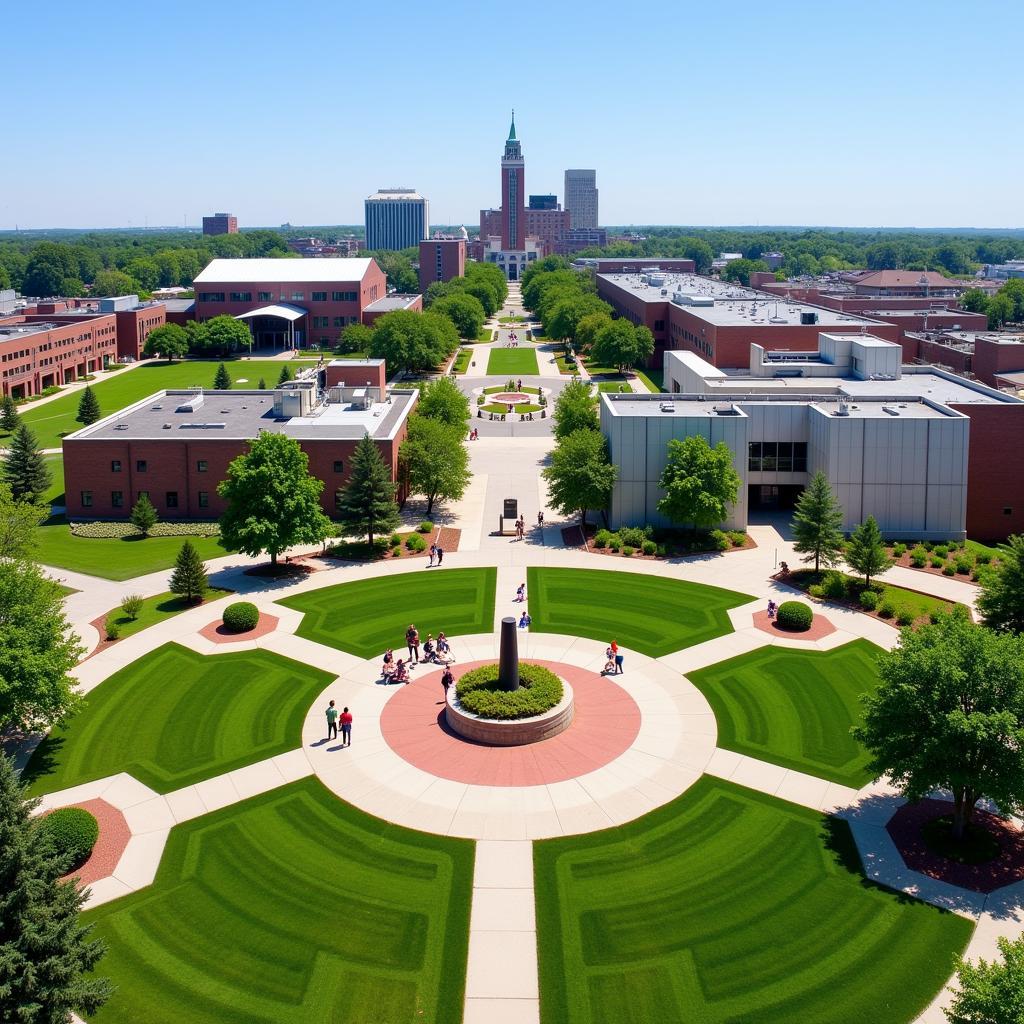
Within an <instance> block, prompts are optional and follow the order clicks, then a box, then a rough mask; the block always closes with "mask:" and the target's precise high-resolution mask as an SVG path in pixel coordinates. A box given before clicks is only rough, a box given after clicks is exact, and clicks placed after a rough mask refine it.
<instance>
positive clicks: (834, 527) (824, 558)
mask: <svg viewBox="0 0 1024 1024" xmlns="http://www.w3.org/2000/svg"><path fill="white" fill-rule="evenodd" d="M842 525H843V507H842V505H840V504H839V502H838V500H837V499H836V496H835V495H834V494H833V493H832V487H831V486H830V485H829V482H828V477H827V476H825V474H824V473H823V472H822V471H821V470H820V469H819V470H818V472H817V473H815V474H814V476H812V477H811V480H810V483H808V485H807V486H806V487H805V488H804V492H803V494H801V495H800V497H799V498H798V499H797V503H796V509H795V510H794V512H793V547H794V548H796V550H797V551H798V552H799V553H800V554H801V555H803V556H804V557H803V560H804V561H805V562H812V561H813V562H814V571H815V572H816V573H817V572H820V571H821V566H822V563H824V564H825V565H827V566H832V565H838V564H839V563H840V562H841V561H842V560H843V531H842Z"/></svg>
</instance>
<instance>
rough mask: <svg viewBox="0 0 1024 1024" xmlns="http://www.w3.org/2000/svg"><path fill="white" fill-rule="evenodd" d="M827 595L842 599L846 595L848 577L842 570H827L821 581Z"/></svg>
mask: <svg viewBox="0 0 1024 1024" xmlns="http://www.w3.org/2000/svg"><path fill="white" fill-rule="evenodd" d="M821 587H822V590H824V591H825V596H826V597H831V598H833V599H835V600H842V599H843V598H844V597H846V577H845V576H844V575H843V574H842V573H841V572H827V573H825V578H824V579H823V580H822V581H821Z"/></svg>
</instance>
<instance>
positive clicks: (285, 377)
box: [277, 363, 292, 387]
mask: <svg viewBox="0 0 1024 1024" xmlns="http://www.w3.org/2000/svg"><path fill="white" fill-rule="evenodd" d="M291 379H292V368H291V367H290V366H289V365H288V364H287V363H285V364H284V366H282V367H281V376H280V377H278V378H277V386H278V387H280V386H281V385H282V384H287V383H288V381H290V380H291Z"/></svg>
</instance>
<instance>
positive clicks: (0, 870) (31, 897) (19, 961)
mask: <svg viewBox="0 0 1024 1024" xmlns="http://www.w3.org/2000/svg"><path fill="white" fill-rule="evenodd" d="M38 806H39V801H38V800H29V799H26V797H25V794H24V791H23V790H22V789H21V787H20V786H19V785H18V780H17V777H16V776H15V773H14V766H13V764H12V763H11V761H10V760H8V758H6V757H5V756H4V755H3V754H2V753H0V1018H2V1019H3V1020H4V1021H5V1022H7V1021H9V1022H11V1024H15V1022H17V1024H66V1021H68V1020H69V1019H70V1015H71V1013H72V1012H76V1013H80V1014H83V1013H84V1014H90V1015H91V1014H93V1013H95V1012H96V1011H97V1010H98V1009H99V1008H100V1007H101V1006H102V1005H103V1004H104V1003H105V1002H106V1001H107V1000H108V999H109V998H110V995H111V993H112V991H113V989H112V987H111V984H110V982H109V981H108V980H107V979H106V978H102V977H96V975H95V974H94V973H93V971H94V969H95V967H96V965H97V964H98V963H99V961H100V959H101V958H102V956H103V954H104V953H105V952H106V947H105V946H104V945H103V943H102V942H101V941H99V940H97V939H93V938H91V937H90V932H91V930H92V929H91V926H83V925H82V924H81V923H80V922H79V917H78V914H79V911H80V910H81V909H82V907H83V905H84V904H85V900H86V897H87V896H88V890H87V889H79V887H78V884H77V883H76V882H75V881H67V882H62V881H61V880H60V879H61V876H62V875H63V874H64V873H65V872H66V871H67V870H68V868H69V866H70V864H69V855H68V854H66V853H62V852H59V851H58V850H57V849H56V847H55V846H54V843H53V839H52V838H51V837H50V835H49V834H48V833H47V832H46V831H45V830H44V829H42V828H40V826H39V820H38V818H35V817H34V816H33V812H34V811H35V810H36V808H37V807H38Z"/></svg>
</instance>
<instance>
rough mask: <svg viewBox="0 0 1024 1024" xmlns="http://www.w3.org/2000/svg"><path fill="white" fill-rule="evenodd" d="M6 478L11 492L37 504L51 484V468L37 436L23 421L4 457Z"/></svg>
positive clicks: (17, 497)
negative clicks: (40, 448)
mask: <svg viewBox="0 0 1024 1024" xmlns="http://www.w3.org/2000/svg"><path fill="white" fill-rule="evenodd" d="M4 479H5V480H6V481H7V484H8V486H9V487H10V488H11V494H12V495H13V496H14V497H15V498H16V499H18V500H21V499H24V500H26V501H29V502H31V503H32V504H37V503H38V502H39V501H40V500H41V499H42V496H43V495H44V494H45V493H46V490H47V488H48V487H49V486H50V470H49V468H48V467H47V465H46V460H45V459H44V458H43V453H42V452H41V451H40V450H39V448H38V447H37V444H36V435H35V434H33V433H32V431H31V430H30V429H29V427H28V426H27V425H26V424H24V423H22V424H21V425H20V426H19V427H18V429H17V430H15V431H14V435H13V436H12V437H11V445H10V447H9V448H8V449H7V458H6V459H5V460H4Z"/></svg>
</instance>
